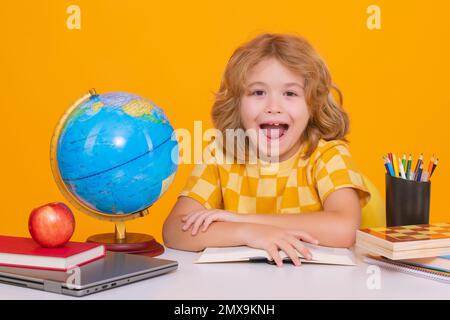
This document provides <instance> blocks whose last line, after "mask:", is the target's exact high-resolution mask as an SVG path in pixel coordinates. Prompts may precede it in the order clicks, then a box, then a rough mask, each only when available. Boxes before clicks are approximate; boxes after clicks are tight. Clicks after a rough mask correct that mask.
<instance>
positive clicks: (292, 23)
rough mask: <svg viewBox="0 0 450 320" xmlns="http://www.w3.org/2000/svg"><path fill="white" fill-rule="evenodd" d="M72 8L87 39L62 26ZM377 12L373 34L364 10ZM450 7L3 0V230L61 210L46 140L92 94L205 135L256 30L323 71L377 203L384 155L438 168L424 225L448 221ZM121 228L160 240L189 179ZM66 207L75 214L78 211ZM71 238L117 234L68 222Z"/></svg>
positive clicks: (103, 226)
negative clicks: (131, 96)
mask: <svg viewBox="0 0 450 320" xmlns="http://www.w3.org/2000/svg"><path fill="white" fill-rule="evenodd" d="M71 4H77V5H79V6H80V8H81V30H69V29H68V28H67V27H66V19H67V17H68V14H67V13H66V9H67V7H68V6H69V5H71ZM370 4H377V5H379V6H380V8H381V21H382V24H381V30H372V31H371V30H368V29H367V27H366V19H367V16H368V15H367V13H366V8H367V7H368V6H369V5H370ZM449 14H450V4H449V2H447V1H432V2H428V3H427V2H423V1H411V0H408V1H375V0H371V1H364V0H361V1H356V0H347V1H331V0H330V1H325V0H321V1H302V0H295V1H284V0H279V1H273V0H269V1H265V0H258V1H234V0H233V1H220V2H219V1H175V2H173V1H136V0H128V1H113V0H107V1H106V0H105V1H93V0H89V1H87V0H86V1H82V0H71V1H63V0H60V1H56V0H55V1H48V0H47V1H21V2H17V1H2V3H1V4H0V39H1V43H0V88H1V93H0V108H1V114H0V121H1V123H0V137H1V140H0V142H1V146H0V150H1V158H0V170H1V175H0V178H1V181H0V197H1V202H0V205H1V208H0V234H4V235H18V236H27V235H28V230H27V220H28V215H29V213H30V211H31V210H32V209H33V208H35V207H37V206H40V205H42V204H44V203H47V202H53V201H64V202H66V203H67V201H66V200H65V199H64V198H63V197H62V195H61V194H60V192H59V190H58V188H57V186H56V184H55V183H54V180H53V177H52V174H51V170H50V163H49V143H50V139H51V136H52V132H53V129H54V127H55V125H56V123H57V121H58V120H59V118H60V116H61V115H62V113H63V112H64V110H65V109H66V108H67V107H68V106H69V105H70V103H72V102H73V101H74V100H75V99H77V98H78V97H79V96H80V95H82V94H84V93H85V92H86V91H87V90H88V89H90V88H91V87H95V88H96V89H97V91H98V92H99V93H105V92H111V91H127V92H131V93H136V94H139V95H142V96H144V97H147V98H149V99H150V100H152V101H154V102H155V103H156V104H157V105H159V106H161V107H162V108H163V109H164V110H165V112H166V114H167V115H168V117H169V119H170V121H171V123H172V125H173V126H174V127H175V128H188V129H190V130H192V129H193V121H194V120H204V121H205V123H204V127H208V126H210V125H211V121H210V107H211V104H212V101H213V95H212V92H214V91H215V90H217V88H218V86H219V82H220V78H221V74H222V72H223V70H224V67H225V64H226V62H227V60H228V58H229V57H230V55H231V54H232V52H233V50H234V49H235V48H236V47H237V46H238V45H240V44H241V43H243V42H244V41H247V40H249V39H251V38H252V37H254V36H256V35H257V34H259V33H261V32H288V33H298V34H301V35H304V36H305V37H306V38H308V39H309V40H310V41H311V42H312V44H313V45H314V46H315V47H316V48H317V50H318V51H319V52H320V53H321V54H322V56H323V57H324V58H325V60H326V61H327V63H328V65H329V67H330V69H331V72H332V75H333V78H334V81H335V82H336V83H337V84H338V85H339V86H340V88H341V89H342V91H343V93H344V103H345V107H346V110H347V111H348V112H349V114H350V117H351V133H350V135H349V139H350V141H351V150H352V153H353V156H354V158H355V159H356V161H357V163H358V165H359V167H360V169H361V170H362V171H363V172H364V173H365V174H366V175H367V176H368V177H369V178H370V179H371V180H372V181H373V182H374V183H375V185H376V186H377V187H378V188H379V189H380V191H381V192H382V194H384V172H385V170H384V167H383V163H382V160H381V156H382V155H383V154H385V153H386V152H389V151H392V152H396V153H397V155H398V154H400V153H403V152H408V153H409V152H412V153H413V155H414V156H415V157H417V156H418V154H419V153H420V152H424V155H425V157H426V158H425V159H426V163H427V164H428V160H429V158H430V157H431V155H432V153H437V154H438V156H439V158H440V165H439V166H438V168H437V170H436V172H435V175H434V177H433V179H432V182H433V183H432V199H431V221H432V222H438V221H449V220H450V219H449V218H450V215H449V209H448V205H447V203H448V201H447V197H448V190H449V189H447V188H448V183H447V182H448V181H450V170H449V168H450V165H449V161H448V159H449V158H450V157H449V156H450V148H449V147H448V146H449V145H448V142H449V136H450V134H449V128H450V120H449V118H448V115H449V108H450V95H449V89H450V88H449V74H450V60H449V57H450V45H449V42H448V39H449V31H450V23H449V21H450V19H448V15H449ZM190 169H191V166H188V165H182V166H181V167H180V168H179V171H178V173H177V176H176V179H175V182H174V184H173V185H172V186H171V188H170V189H169V191H168V192H167V193H166V194H165V196H164V197H163V198H162V199H161V200H160V201H158V202H157V203H156V204H155V205H154V206H153V207H152V208H151V209H150V210H151V213H150V215H148V216H146V217H145V218H142V219H138V220H134V221H131V222H128V223H127V229H128V231H134V232H145V233H149V234H152V235H154V236H155V237H156V238H157V239H158V240H161V238H162V237H161V227H162V223H163V221H164V219H165V217H166V216H167V214H168V213H169V211H170V209H171V207H172V205H173V203H174V202H175V200H176V196H177V194H178V193H179V191H180V190H181V188H182V186H183V184H184V182H185V181H186V178H187V176H188V174H189V172H190ZM72 208H73V207H72ZM75 215H76V220H77V228H76V231H75V234H74V237H73V238H72V239H73V240H80V241H81V240H85V239H86V237H88V236H89V235H91V234H94V233H101V232H110V231H113V225H112V224H111V223H109V222H102V221H97V220H95V219H93V218H91V217H89V216H87V215H84V214H82V213H80V212H75Z"/></svg>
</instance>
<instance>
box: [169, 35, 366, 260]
mask: <svg viewBox="0 0 450 320" xmlns="http://www.w3.org/2000/svg"><path fill="white" fill-rule="evenodd" d="M331 89H335V90H336V91H337V93H338V94H339V98H340V99H339V100H340V102H339V103H337V102H336V101H335V99H334V98H333V95H332V93H331ZM341 103H342V96H341V94H340V92H339V90H338V89H337V88H335V87H334V85H333V84H332V82H331V77H330V74H329V71H328V69H327V67H326V65H325V63H324V62H323V60H322V59H321V58H320V56H319V55H318V54H317V52H316V51H315V50H314V48H313V47H312V46H311V45H310V44H309V43H308V42H307V41H306V40H305V39H303V38H301V37H298V36H295V35H285V34H263V35H260V36H258V37H256V38H255V39H253V40H251V41H250V42H248V43H246V44H245V45H243V46H241V47H240V48H238V49H237V50H236V51H235V52H234V53H233V55H232V57H231V59H230V60H229V62H228V64H227V66H226V70H225V73H224V76H223V79H222V83H221V86H220V89H219V92H218V93H217V94H216V99H215V103H214V106H213V110H212V117H213V120H214V124H215V126H216V128H217V129H219V130H221V131H222V132H224V136H225V137H227V136H226V134H225V131H226V130H230V129H243V130H246V131H251V130H253V131H256V132H257V134H256V138H255V135H254V136H253V138H252V136H250V139H249V140H250V142H249V145H251V146H254V147H256V149H257V154H258V155H259V159H258V161H257V162H253V163H250V162H249V161H248V160H249V157H248V154H249V151H248V150H250V147H249V148H248V149H247V151H246V155H247V156H246V158H245V159H246V162H245V163H239V162H238V161H235V162H234V163H232V164H227V163H223V162H219V161H216V162H213V163H203V164H199V165H196V167H195V168H194V170H193V172H192V174H191V176H190V178H189V179H188V181H187V184H186V186H185V189H184V190H183V191H182V193H181V195H180V197H179V198H178V200H177V203H176V204H175V206H174V208H173V210H172V212H171V213H170V215H169V217H168V218H167V219H166V221H165V223H164V227H163V237H164V242H165V244H166V245H167V246H168V247H172V248H175V249H181V250H190V251H200V250H203V249H204V248H205V247H221V246H239V245H247V246H250V247H254V248H260V249H264V250H266V251H267V252H268V253H269V254H270V255H271V257H272V258H273V259H274V261H275V262H276V264H277V265H278V266H282V260H281V258H280V255H279V252H278V250H283V251H284V252H285V253H286V254H287V255H288V256H289V257H290V258H291V260H292V262H293V263H294V265H296V266H298V265H300V260H299V259H298V257H297V254H296V250H297V251H298V252H300V253H301V254H302V255H303V256H304V257H306V258H307V259H310V258H311V254H310V252H309V251H308V250H307V249H306V248H305V246H303V245H302V242H301V241H300V240H302V241H306V242H310V243H315V244H317V243H320V244H321V245H325V246H332V247H350V246H352V245H353V243H354V241H355V233H356V230H357V228H358V227H359V224H360V216H361V207H362V206H364V205H365V204H366V203H367V202H368V200H369V198H370V194H369V192H368V190H367V187H366V186H365V184H364V182H363V179H362V176H361V175H360V174H359V173H358V171H357V169H356V167H355V165H354V163H353V162H352V159H351V156H350V153H349V151H348V146H347V144H346V140H345V135H346V134H347V131H348V127H349V120H348V116H347V114H346V113H345V111H344V110H343V109H342V106H341ZM224 139H225V140H226V138H224ZM216 160H217V159H216ZM235 160H236V158H235ZM199 231H200V232H199Z"/></svg>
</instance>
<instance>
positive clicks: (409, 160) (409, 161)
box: [406, 153, 412, 177]
mask: <svg viewBox="0 0 450 320" xmlns="http://www.w3.org/2000/svg"><path fill="white" fill-rule="evenodd" d="M411 162H412V158H411V153H410V154H409V157H408V164H407V165H406V177H409V172H410V171H411Z"/></svg>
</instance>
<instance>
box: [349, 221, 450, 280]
mask: <svg viewBox="0 0 450 320" xmlns="http://www.w3.org/2000/svg"><path fill="white" fill-rule="evenodd" d="M356 245H357V246H358V247H361V248H363V249H365V250H367V251H368V252H369V253H370V254H369V255H368V256H367V257H366V258H365V261H366V262H368V263H371V264H377V265H380V266H383V267H387V268H390V269H393V270H397V271H402V272H406V273H410V274H415V275H419V276H424V277H427V278H431V279H434V280H442V281H444V282H449V283H450V256H449V255H450V223H435V224H422V225H409V226H398V227H380V228H367V229H361V230H358V231H357V234H356Z"/></svg>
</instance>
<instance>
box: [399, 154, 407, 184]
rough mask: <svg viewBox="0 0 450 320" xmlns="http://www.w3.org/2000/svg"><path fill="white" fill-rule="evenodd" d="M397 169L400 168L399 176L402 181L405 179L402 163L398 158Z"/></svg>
mask: <svg viewBox="0 0 450 320" xmlns="http://www.w3.org/2000/svg"><path fill="white" fill-rule="evenodd" d="M398 167H399V168H400V176H401V177H402V178H403V179H406V176H405V169H403V161H402V160H400V158H399V159H398Z"/></svg>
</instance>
